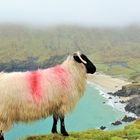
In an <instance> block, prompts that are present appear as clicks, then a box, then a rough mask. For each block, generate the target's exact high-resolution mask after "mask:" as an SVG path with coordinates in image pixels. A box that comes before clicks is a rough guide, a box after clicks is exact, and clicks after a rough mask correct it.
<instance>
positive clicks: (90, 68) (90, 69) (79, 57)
mask: <svg viewBox="0 0 140 140" xmlns="http://www.w3.org/2000/svg"><path fill="white" fill-rule="evenodd" d="M73 58H74V60H75V61H76V62H78V63H83V64H84V66H85V67H86V71H87V73H90V74H93V73H95V71H96V67H95V66H94V64H93V63H92V62H91V61H90V60H89V59H88V58H87V56H86V55H84V54H81V53H80V52H76V53H74V54H73Z"/></svg>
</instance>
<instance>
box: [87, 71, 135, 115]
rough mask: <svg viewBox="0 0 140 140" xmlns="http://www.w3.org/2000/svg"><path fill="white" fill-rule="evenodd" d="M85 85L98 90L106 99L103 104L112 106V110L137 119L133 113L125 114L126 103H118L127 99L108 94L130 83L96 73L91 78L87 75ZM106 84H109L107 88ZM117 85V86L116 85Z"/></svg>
mask: <svg viewBox="0 0 140 140" xmlns="http://www.w3.org/2000/svg"><path fill="white" fill-rule="evenodd" d="M94 78H95V79H94ZM103 78H104V79H103ZM108 79H109V80H108ZM96 80H97V81H96ZM106 80H108V81H107V82H106ZM114 81H115V82H114ZM87 83H88V84H90V85H93V86H94V87H95V88H96V89H97V90H99V94H100V95H102V96H103V97H104V98H105V99H106V102H105V104H106V105H109V106H112V107H113V108H115V109H117V110H118V111H120V112H122V113H124V114H125V115H127V116H129V117H135V118H137V117H138V116H137V115H136V114H134V113H131V112H127V111H126V110H125V106H126V103H121V102H120V101H127V100H128V99H129V98H125V97H123V98H120V97H117V96H113V95H110V94H108V93H109V92H116V91H118V90H119V89H121V88H122V86H124V85H127V84H130V82H128V81H124V80H122V79H119V78H114V77H111V76H109V75H105V74H100V73H97V74H95V75H93V76H92V75H89V76H88V78H87ZM110 83H111V84H110ZM106 84H109V86H108V85H107V86H106ZM113 84H114V85H113ZM117 84H119V85H117ZM112 85H113V87H111V86H112ZM109 88H110V89H109Z"/></svg>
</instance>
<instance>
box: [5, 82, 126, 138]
mask: <svg viewBox="0 0 140 140" xmlns="http://www.w3.org/2000/svg"><path fill="white" fill-rule="evenodd" d="M103 95H104V91H102V90H101V89H100V88H97V86H95V85H92V84H89V83H88V84H87V86H86V90H85V94H84V96H83V97H82V98H81V99H80V100H79V102H78V103H77V105H76V107H75V109H74V110H73V112H72V113H70V114H68V115H67V116H66V119H65V126H66V129H67V131H68V132H74V131H85V130H89V129H92V128H96V129H99V128H100V127H101V126H105V127H106V130H113V129H122V128H123V127H124V126H125V125H126V124H127V123H123V124H122V125H119V126H113V125H111V123H112V122H115V121H117V120H121V119H122V118H123V117H124V116H125V112H123V111H121V110H119V109H117V108H116V107H114V106H112V105H110V104H109V99H108V98H105V96H103ZM52 123H53V119H52V117H49V118H46V119H42V120H38V121H36V122H33V123H30V124H24V123H18V124H14V125H13V127H12V128H11V129H10V130H9V131H7V132H6V133H5V134H4V137H5V140H21V139H22V138H24V137H27V136H30V135H39V134H49V133H51V127H52ZM59 124H60V122H59V123H58V125H57V126H58V131H59V130H60V125H59Z"/></svg>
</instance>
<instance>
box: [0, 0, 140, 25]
mask: <svg viewBox="0 0 140 140" xmlns="http://www.w3.org/2000/svg"><path fill="white" fill-rule="evenodd" d="M0 23H20V24H31V25H41V26H42V25H45V26H47V25H54V24H55V25H56V24H78V25H86V26H122V25H123V26H124V25H129V24H139V23H140V0H0Z"/></svg>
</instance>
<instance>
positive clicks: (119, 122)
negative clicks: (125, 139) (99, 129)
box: [111, 121, 122, 125]
mask: <svg viewBox="0 0 140 140" xmlns="http://www.w3.org/2000/svg"><path fill="white" fill-rule="evenodd" d="M111 124H112V125H120V124H122V122H121V121H116V122H113V123H111Z"/></svg>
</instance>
